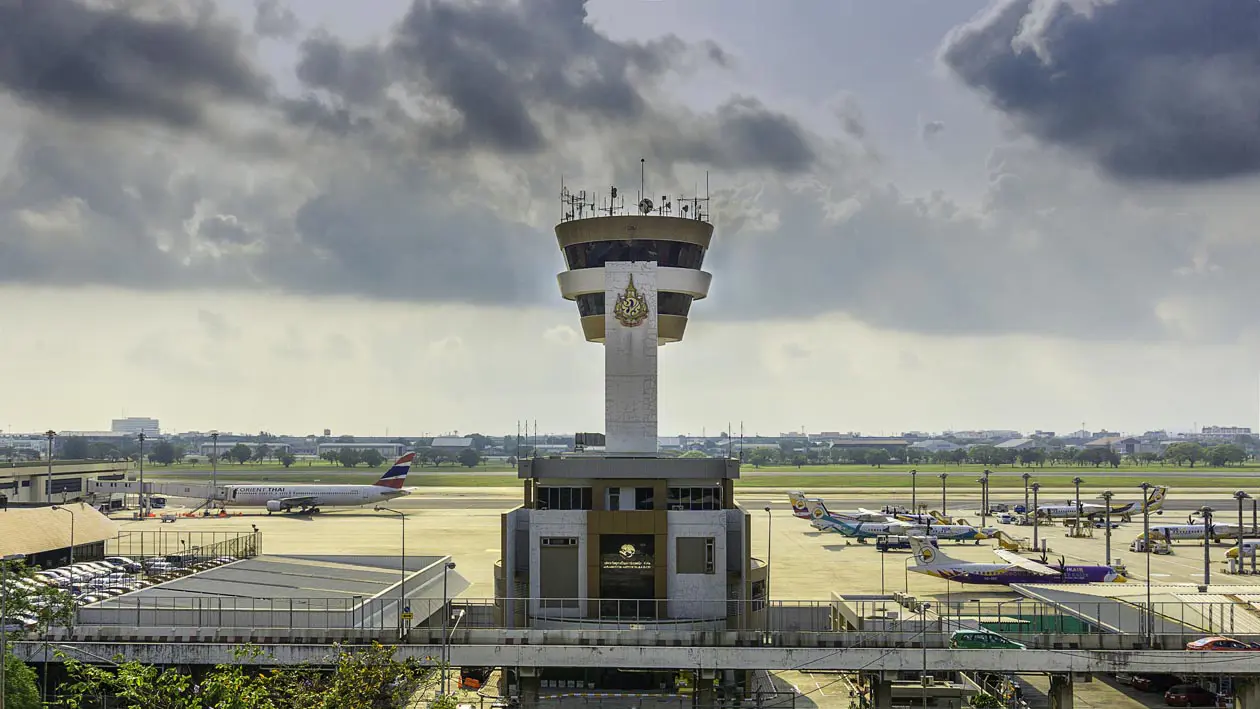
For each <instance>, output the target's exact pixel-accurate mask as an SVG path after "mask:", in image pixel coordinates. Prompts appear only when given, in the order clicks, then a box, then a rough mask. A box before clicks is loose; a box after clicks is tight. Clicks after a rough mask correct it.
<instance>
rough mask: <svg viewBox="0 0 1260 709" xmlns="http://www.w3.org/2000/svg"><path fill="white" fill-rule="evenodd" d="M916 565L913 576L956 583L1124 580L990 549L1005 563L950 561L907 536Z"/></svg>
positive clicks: (1098, 569) (1108, 570)
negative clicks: (924, 576) (931, 577)
mask: <svg viewBox="0 0 1260 709" xmlns="http://www.w3.org/2000/svg"><path fill="white" fill-rule="evenodd" d="M910 547H911V549H913V550H914V560H915V563H916V565H915V566H911V567H909V569H910V571H914V572H915V573H920V574H926V575H928V576H935V577H937V578H942V579H947V580H949V581H955V582H957V583H974V584H1003V585H1006V584H1012V583H1100V582H1124V581H1126V580H1127V579H1125V577H1124V576H1123V575H1121V574H1120V573H1118V572H1116V570H1115V569H1113V568H1112V567H1110V566H1069V565H1068V564H1067V563H1066V562H1065V561H1064V560H1062V559H1060V560H1059V563H1058V564H1055V565H1049V564H1044V563H1041V562H1037V561H1033V560H1032V559H1027V558H1024V557H1022V556H1020V555H1019V554H1016V553H1015V552H1013V551H1007V550H1005V549H994V550H993V553H994V554H997V555H998V556H999V557H1001V558H1002V560H1003V561H1005V562H1006V563H1004V564H998V563H992V564H987V563H984V562H972V561H959V560H957V559H951V558H950V557H949V556H948V555H946V554H945V553H944V552H942V551H941V550H940V549H935V548H933V547H932V546H930V545H929V544H927V543H925V542H924V540H923V539H922V537H911V538H910Z"/></svg>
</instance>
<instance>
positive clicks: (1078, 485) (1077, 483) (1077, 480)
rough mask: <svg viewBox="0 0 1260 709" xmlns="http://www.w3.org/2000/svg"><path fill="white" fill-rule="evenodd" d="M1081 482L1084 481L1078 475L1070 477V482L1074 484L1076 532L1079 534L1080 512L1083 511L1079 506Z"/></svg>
mask: <svg viewBox="0 0 1260 709" xmlns="http://www.w3.org/2000/svg"><path fill="white" fill-rule="evenodd" d="M1083 482H1085V481H1084V480H1082V479H1081V477H1080V476H1079V475H1078V476H1076V477H1074V478H1072V484H1073V485H1075V486H1076V533H1077V534H1080V531H1081V513H1082V512H1084V511H1085V510H1084V508H1083V507H1081V483H1083Z"/></svg>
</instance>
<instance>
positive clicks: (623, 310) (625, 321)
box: [613, 275, 648, 327]
mask: <svg viewBox="0 0 1260 709" xmlns="http://www.w3.org/2000/svg"><path fill="white" fill-rule="evenodd" d="M647 316H648V305H647V301H645V300H644V299H643V296H641V295H639V289H638V288H635V287H634V276H633V275H631V276H630V282H629V283H628V284H626V289H625V290H623V291H621V295H619V296H617V304H616V305H614V306H613V317H615V318H617V322H619V323H621V324H622V326H623V327H638V326H639V325H642V324H643V321H644V320H647Z"/></svg>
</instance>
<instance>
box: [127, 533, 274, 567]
mask: <svg viewBox="0 0 1260 709" xmlns="http://www.w3.org/2000/svg"><path fill="white" fill-rule="evenodd" d="M261 553H262V532H247V531H235V532H233V531H200V532H192V531H170V532H168V531H165V530H147V531H134V532H120V533H119V534H118V536H116V537H114V538H113V539H108V540H106V542H105V555H106V556H126V557H129V558H132V559H135V560H137V561H139V560H141V559H151V558H158V557H165V556H167V555H168V554H195V555H196V556H198V557H200V558H207V559H213V558H216V557H220V556H234V557H236V558H238V559H245V558H249V557H253V556H257V555H259V554H261Z"/></svg>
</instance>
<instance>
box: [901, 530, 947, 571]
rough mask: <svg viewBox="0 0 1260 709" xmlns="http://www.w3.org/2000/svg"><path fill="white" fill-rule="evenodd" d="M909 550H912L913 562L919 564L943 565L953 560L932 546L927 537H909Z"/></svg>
mask: <svg viewBox="0 0 1260 709" xmlns="http://www.w3.org/2000/svg"><path fill="white" fill-rule="evenodd" d="M910 550H911V551H913V552H914V562H915V563H916V564H918V565H919V566H945V565H947V564H949V563H951V562H953V561H954V560H953V559H951V558H949V557H948V556H946V555H945V553H944V552H942V551H941V550H940V549H937V548H936V547H934V546H932V545H931V544H930V543H929V542H928V540H927V537H920V536H917V535H916V536H913V537H910Z"/></svg>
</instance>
